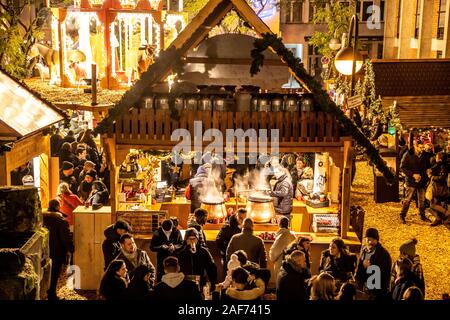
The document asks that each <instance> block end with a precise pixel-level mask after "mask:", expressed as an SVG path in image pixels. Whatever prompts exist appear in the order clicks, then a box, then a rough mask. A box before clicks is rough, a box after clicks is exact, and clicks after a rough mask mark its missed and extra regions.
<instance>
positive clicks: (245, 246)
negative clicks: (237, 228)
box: [227, 218, 267, 268]
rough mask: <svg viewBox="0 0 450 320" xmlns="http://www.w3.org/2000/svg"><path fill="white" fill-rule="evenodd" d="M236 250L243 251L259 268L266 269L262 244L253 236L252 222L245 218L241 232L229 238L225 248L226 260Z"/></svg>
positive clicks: (259, 239)
mask: <svg viewBox="0 0 450 320" xmlns="http://www.w3.org/2000/svg"><path fill="white" fill-rule="evenodd" d="M238 250H244V251H245V252H246V253H247V256H248V260H250V261H252V262H255V263H257V264H258V265H259V266H260V267H261V268H266V267H267V257H266V250H265V247H264V242H263V241H262V239H261V238H259V237H257V236H255V235H253V221H252V219H250V218H245V220H244V224H243V228H242V232H241V233H238V234H235V235H234V236H233V237H232V238H231V240H230V243H229V244H228V248H227V260H228V259H229V258H230V256H231V255H232V254H233V253H235V252H236V251H238Z"/></svg>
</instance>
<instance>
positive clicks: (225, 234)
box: [216, 208, 247, 273]
mask: <svg viewBox="0 0 450 320" xmlns="http://www.w3.org/2000/svg"><path fill="white" fill-rule="evenodd" d="M239 210H245V209H243V208H241V209H239ZM239 210H238V211H239ZM245 211H247V210H245ZM240 232H241V228H239V221H238V218H237V213H236V214H233V215H232V216H230V219H229V220H228V222H227V223H225V224H224V225H223V226H222V228H221V229H220V231H219V233H218V234H217V237H216V244H217V248H219V250H220V254H221V256H222V264H223V267H224V273H226V272H227V262H228V261H227V248H228V244H229V243H230V241H231V238H232V237H233V236H234V235H235V234H238V233H240Z"/></svg>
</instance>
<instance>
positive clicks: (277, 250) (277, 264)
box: [269, 217, 295, 279]
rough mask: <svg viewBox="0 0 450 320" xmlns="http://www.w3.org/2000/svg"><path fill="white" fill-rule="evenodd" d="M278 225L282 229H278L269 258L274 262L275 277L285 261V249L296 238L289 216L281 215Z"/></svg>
mask: <svg viewBox="0 0 450 320" xmlns="http://www.w3.org/2000/svg"><path fill="white" fill-rule="evenodd" d="M278 225H279V227H280V229H279V230H278V231H277V234H276V237H275V241H274V243H273V245H272V247H271V248H270V250H269V258H270V260H271V261H272V262H273V269H274V275H275V279H277V277H278V271H279V270H280V268H281V263H282V262H283V250H284V249H286V248H287V246H288V245H289V243H291V242H292V241H294V240H295V235H294V233H293V232H292V231H290V230H289V218H287V217H281V219H280V221H279V223H278Z"/></svg>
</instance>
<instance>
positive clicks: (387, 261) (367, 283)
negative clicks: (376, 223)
mask: <svg viewBox="0 0 450 320" xmlns="http://www.w3.org/2000/svg"><path fill="white" fill-rule="evenodd" d="M365 238H366V245H364V246H363V247H362V248H361V253H360V258H359V261H358V267H357V269H356V281H357V283H358V286H359V287H360V288H361V289H362V290H364V291H365V292H367V293H368V294H369V295H370V296H371V297H372V298H373V299H375V300H384V299H387V298H388V291H389V284H390V277H391V266H392V260H391V256H390V255H389V252H388V251H387V250H386V249H385V248H383V246H382V245H381V243H380V242H379V241H380V236H379V234H378V230H377V229H374V228H369V229H367V230H366V234H365ZM378 270H379V271H380V272H379V273H378V272H377V271H378Z"/></svg>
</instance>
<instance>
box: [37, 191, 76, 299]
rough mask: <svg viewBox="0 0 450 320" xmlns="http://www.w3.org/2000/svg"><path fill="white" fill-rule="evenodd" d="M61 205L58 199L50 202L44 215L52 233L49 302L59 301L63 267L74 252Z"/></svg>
mask: <svg viewBox="0 0 450 320" xmlns="http://www.w3.org/2000/svg"><path fill="white" fill-rule="evenodd" d="M59 208H60V204H59V201H58V200H56V199H53V200H50V202H49V204H48V211H47V212H45V213H44V215H43V216H44V227H46V228H47V229H48V230H49V233H50V241H49V246H50V258H51V259H52V271H51V280H50V287H49V289H48V291H47V296H48V300H59V299H58V296H57V295H56V285H57V284H58V278H59V275H60V274H61V269H62V267H63V265H65V264H66V261H67V255H68V253H69V252H71V253H72V252H73V249H74V248H73V243H72V239H71V237H70V230H69V223H68V222H67V221H66V220H65V219H64V216H63V215H62V214H61V213H60V212H59Z"/></svg>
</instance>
